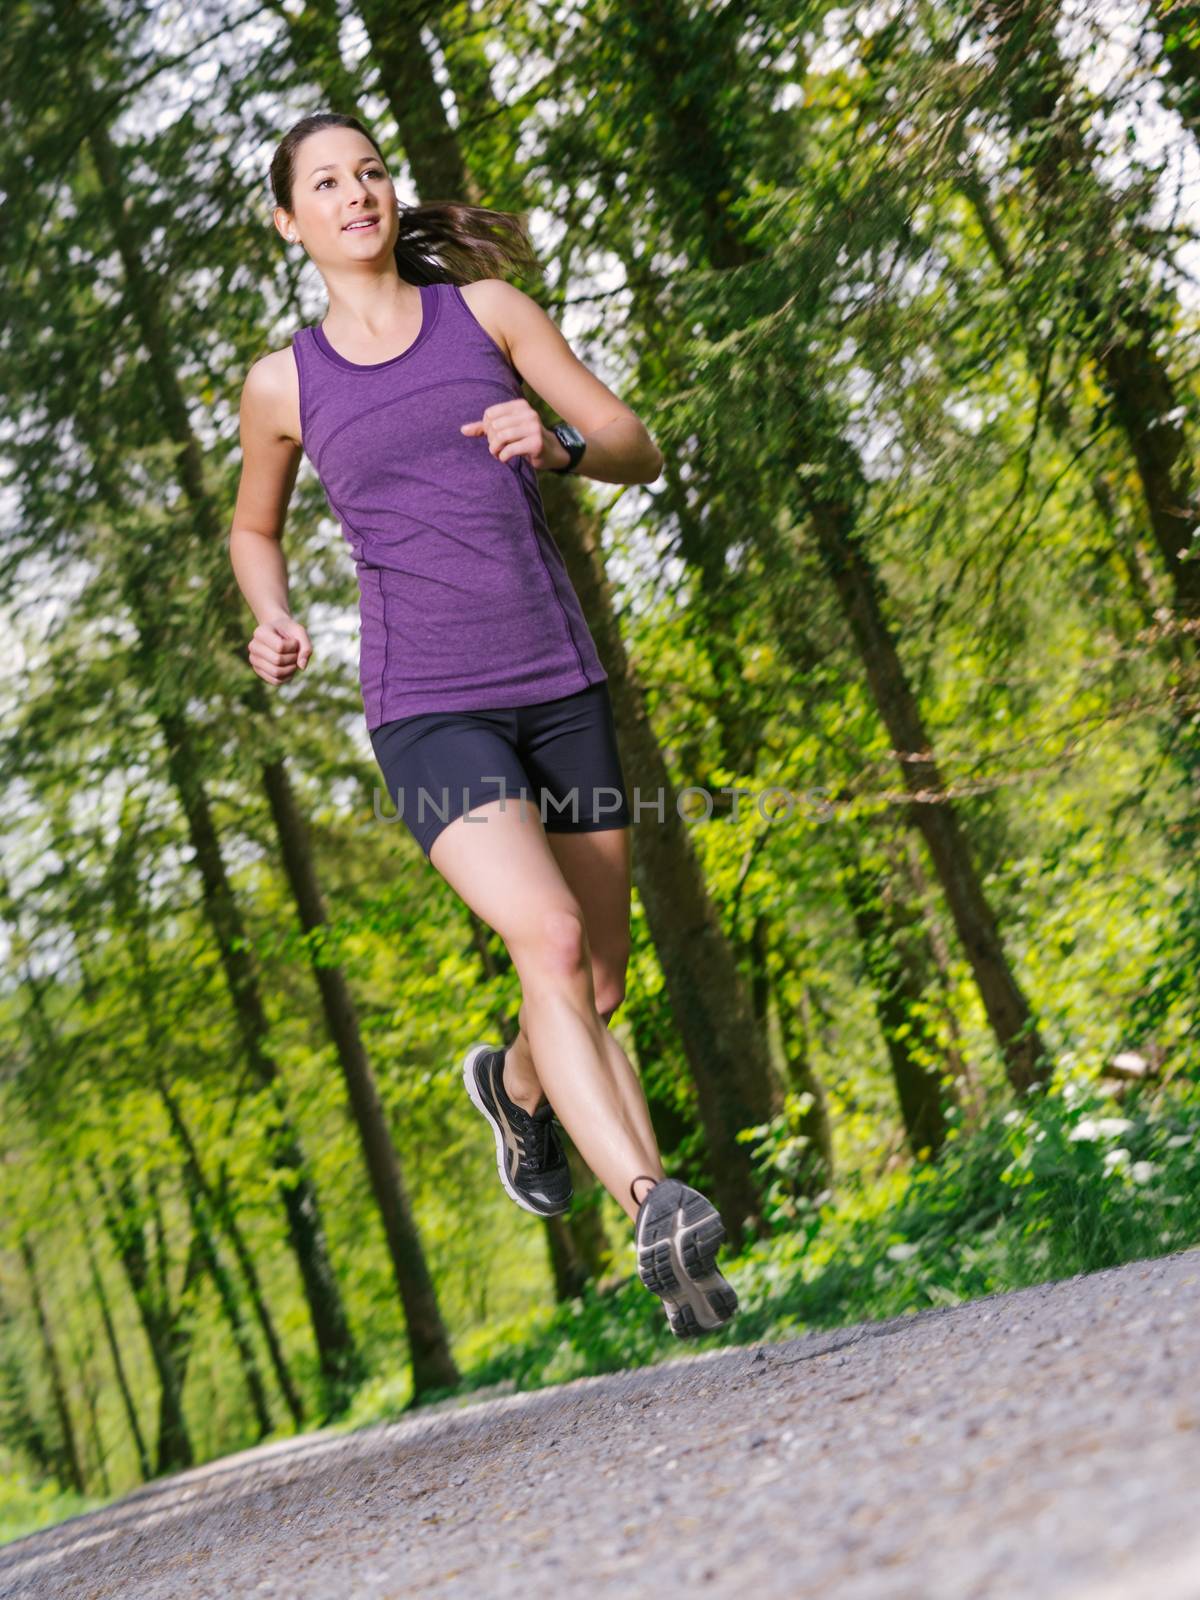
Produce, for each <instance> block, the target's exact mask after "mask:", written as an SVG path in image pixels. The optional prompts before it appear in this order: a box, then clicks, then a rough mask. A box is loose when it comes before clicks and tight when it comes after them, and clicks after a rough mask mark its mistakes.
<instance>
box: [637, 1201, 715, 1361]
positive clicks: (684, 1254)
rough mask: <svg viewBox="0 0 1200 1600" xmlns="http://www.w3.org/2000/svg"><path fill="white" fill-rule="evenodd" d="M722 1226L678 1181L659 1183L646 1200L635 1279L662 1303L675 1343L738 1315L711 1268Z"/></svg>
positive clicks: (709, 1208) (706, 1205)
mask: <svg viewBox="0 0 1200 1600" xmlns="http://www.w3.org/2000/svg"><path fill="white" fill-rule="evenodd" d="M724 1241H725V1224H724V1223H723V1222H722V1221H721V1217H720V1214H719V1213H718V1211H717V1210H716V1208H715V1207H714V1206H713V1205H712V1204H711V1203H710V1202H709V1201H708V1200H706V1199H705V1198H704V1196H703V1195H702V1194H699V1193H697V1191H696V1190H695V1189H689V1188H688V1186H687V1184H685V1183H680V1181H679V1179H678V1178H664V1179H662V1180H661V1181H660V1182H659V1183H656V1184H655V1186H654V1188H653V1189H651V1191H650V1193H649V1195H648V1196H647V1197H646V1209H645V1211H644V1212H643V1214H642V1219H641V1226H640V1228H639V1229H638V1242H637V1268H638V1277H639V1278H641V1280H642V1282H643V1283H644V1284H645V1285H646V1288H647V1289H649V1290H650V1292H651V1293H652V1294H656V1295H658V1296H659V1297H660V1299H661V1300H662V1302H663V1304H664V1306H665V1307H666V1312H667V1321H668V1322H669V1323H670V1325H671V1332H672V1333H674V1334H675V1335H676V1336H677V1337H678V1338H680V1339H694V1338H696V1337H697V1335H699V1334H703V1333H711V1332H712V1331H713V1329H714V1328H719V1327H721V1326H722V1325H723V1324H724V1323H726V1322H728V1321H729V1319H730V1317H732V1316H733V1314H734V1312H735V1311H736V1310H737V1306H738V1298H737V1293H736V1291H735V1290H734V1287H733V1285H732V1284H731V1283H729V1282H728V1281H727V1280H726V1279H725V1278H723V1277H722V1276H721V1274H720V1272H718V1271H717V1267H716V1254H717V1251H718V1250H719V1249H720V1247H721V1245H722V1244H723V1243H724Z"/></svg>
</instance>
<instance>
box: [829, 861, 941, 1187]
mask: <svg viewBox="0 0 1200 1600" xmlns="http://www.w3.org/2000/svg"><path fill="white" fill-rule="evenodd" d="M842 885H843V887H844V889H845V891H846V898H847V900H848V901H849V904H850V910H851V913H852V915H853V917H854V926H855V929H856V930H857V932H858V940H859V946H860V949H861V952H862V958H863V965H864V967H865V969H866V974H867V977H868V979H869V980H870V982H871V986H872V990H873V993H874V1001H875V1014H876V1016H877V1017H878V1019H879V1029H880V1032H881V1033H882V1035H883V1041H884V1044H885V1046H886V1048H887V1053H888V1060H889V1061H890V1062H891V1067H892V1077H893V1079H894V1081H895V1084H896V1097H897V1099H898V1100H899V1102H900V1114H901V1117H902V1119H903V1121H904V1131H905V1133H906V1134H907V1135H908V1142H909V1145H910V1147H911V1149H912V1153H913V1155H914V1156H916V1157H917V1158H918V1159H919V1160H923V1159H925V1158H926V1157H929V1158H933V1159H936V1157H937V1155H938V1153H939V1151H940V1150H941V1148H942V1145H943V1144H944V1143H945V1140H946V1117H945V1111H944V1108H943V1104H942V1086H941V1075H940V1074H939V1073H938V1072H937V1071H936V1070H934V1069H932V1068H929V1067H927V1066H926V1065H925V1064H924V1063H923V1062H922V1061H921V1060H919V1059H918V1056H917V1054H916V1053H915V1051H914V1050H913V1048H912V1046H914V1045H917V1046H921V1045H923V1046H924V1047H925V1050H926V1051H928V1052H935V1051H936V1049H937V1042H936V1040H935V1039H934V1038H933V1037H932V1035H931V1034H930V1032H929V1030H928V1029H927V1027H926V1024H925V1020H924V1018H923V1016H922V1014H921V1007H922V1004H923V1002H924V999H925V990H926V986H927V985H926V978H925V975H924V974H923V973H922V972H921V971H920V970H919V968H918V967H917V966H916V964H915V961H914V959H913V958H914V952H913V951H912V950H911V948H909V949H905V948H903V947H902V946H901V945H900V944H899V943H898V935H899V936H900V937H903V936H904V935H905V934H906V933H907V930H901V929H898V928H897V926H896V921H895V918H894V917H893V916H891V915H889V912H888V908H887V904H886V897H887V885H886V881H885V878H884V875H883V874H882V873H878V872H868V871H866V870H864V868H863V867H862V865H861V863H860V862H859V861H858V859H857V854H856V851H855V846H854V842H853V840H847V841H846V844H845V847H844V850H843V854H842Z"/></svg>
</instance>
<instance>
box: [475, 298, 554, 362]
mask: <svg viewBox="0 0 1200 1600" xmlns="http://www.w3.org/2000/svg"><path fill="white" fill-rule="evenodd" d="M461 293H462V297H463V299H464V300H465V301H466V302H467V308H468V310H469V311H470V312H471V315H472V316H473V317H474V318H475V320H476V322H478V323H479V324H480V326H481V327H482V328H483V330H484V332H485V333H488V334H490V335H491V337H492V338H493V339H494V340H495V341H496V343H497V344H498V345H499V346H500V348H501V350H503V351H504V354H505V355H506V356H507V357H508V359H509V360H510V361H511V360H512V359H513V344H514V342H515V341H514V337H513V335H514V330H515V329H516V328H517V327H519V326H520V323H521V319H522V318H523V317H528V315H529V307H532V308H533V310H534V311H535V312H540V311H541V307H540V306H539V305H538V303H537V301H536V300H534V299H533V298H532V296H530V295H527V294H526V293H525V292H524V290H523V289H518V288H517V286H516V284H514V283H508V282H507V281H506V280H505V279H504V278H476V279H475V280H474V281H473V282H471V283H464V284H462V285H461Z"/></svg>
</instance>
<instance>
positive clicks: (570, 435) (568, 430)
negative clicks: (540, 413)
mask: <svg viewBox="0 0 1200 1600" xmlns="http://www.w3.org/2000/svg"><path fill="white" fill-rule="evenodd" d="M554 431H555V433H557V434H558V436H559V438H560V439H561V440H562V442H563V443H564V444H566V445H571V444H574V445H580V444H582V443H583V435H582V434H581V433H580V431H579V429H578V428H573V427H572V426H571V424H570V423H569V422H560V423H559V425H558V427H557V428H556V429H555V430H554Z"/></svg>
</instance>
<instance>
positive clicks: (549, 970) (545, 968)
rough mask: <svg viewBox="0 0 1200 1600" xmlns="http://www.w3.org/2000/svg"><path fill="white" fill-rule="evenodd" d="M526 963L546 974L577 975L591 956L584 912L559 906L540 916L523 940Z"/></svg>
mask: <svg viewBox="0 0 1200 1600" xmlns="http://www.w3.org/2000/svg"><path fill="white" fill-rule="evenodd" d="M522 943H523V945H524V952H523V954H524V965H526V966H527V967H529V968H532V969H533V971H534V972H536V973H537V974H538V975H539V976H542V977H547V978H564V977H568V978H569V977H577V976H578V975H579V974H580V973H581V972H583V971H585V970H586V968H587V963H588V960H589V954H588V944H587V928H586V926H585V924H584V920H583V912H582V911H579V910H572V909H571V908H570V907H562V908H559V907H556V908H555V909H554V910H552V911H547V912H545V913H543V915H542V916H540V917H539V918H538V919H537V921H536V922H535V924H534V925H533V927H532V928H531V929H530V930H529V931H528V933H527V934H526V937H525V939H524V940H523V941H522Z"/></svg>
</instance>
